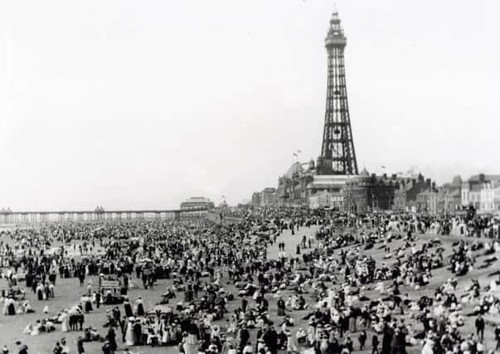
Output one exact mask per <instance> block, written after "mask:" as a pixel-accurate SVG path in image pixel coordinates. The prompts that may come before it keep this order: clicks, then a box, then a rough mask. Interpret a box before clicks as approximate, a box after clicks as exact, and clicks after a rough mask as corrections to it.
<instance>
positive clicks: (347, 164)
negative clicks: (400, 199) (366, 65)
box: [317, 11, 358, 175]
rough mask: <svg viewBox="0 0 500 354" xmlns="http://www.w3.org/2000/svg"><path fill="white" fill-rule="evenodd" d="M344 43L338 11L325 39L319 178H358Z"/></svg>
mask: <svg viewBox="0 0 500 354" xmlns="http://www.w3.org/2000/svg"><path fill="white" fill-rule="evenodd" d="M346 43H347V40H346V37H345V36H344V31H343V29H342V27H341V25H340V18H339V15H338V13H337V11H334V13H333V15H332V18H331V20H330V29H329V30H328V35H327V36H326V39H325V46H326V50H327V53H328V86H327V91H326V113H325V127H324V131H323V146H322V148H321V156H320V157H319V158H318V164H317V170H318V174H321V175H357V174H358V164H357V161H356V153H355V151H354V141H353V138H352V129H351V120H350V118H349V106H348V104H347V88H346V82H345V66H344V48H345V46H346Z"/></svg>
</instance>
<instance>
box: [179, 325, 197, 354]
mask: <svg viewBox="0 0 500 354" xmlns="http://www.w3.org/2000/svg"><path fill="white" fill-rule="evenodd" d="M199 334H200V331H199V329H198V326H196V324H194V323H191V324H190V325H189V328H188V330H187V338H186V341H185V342H184V345H183V347H184V353H185V354H197V353H198V336H199Z"/></svg>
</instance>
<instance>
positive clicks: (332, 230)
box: [0, 209, 500, 354]
mask: <svg viewBox="0 0 500 354" xmlns="http://www.w3.org/2000/svg"><path fill="white" fill-rule="evenodd" d="M477 220H483V219H481V218H480V219H477V218H474V219H472V221H471V220H466V219H465V218H463V217H456V216H455V217H446V218H445V217H439V218H437V217H436V218H430V217H415V216H408V215H384V214H373V215H357V216H356V215H340V214H333V213H331V212H327V211H318V210H316V211H313V210H306V209H267V210H239V211H237V212H236V213H234V215H232V220H231V222H227V221H226V222H224V217H221V218H219V220H218V222H214V221H211V220H210V219H200V220H186V221H165V220H149V221H148V220H138V221H124V222H121V223H116V222H103V221H101V222H80V223H76V222H75V223H66V224H48V225H43V226H39V227H33V228H15V229H11V230H6V231H2V232H1V233H0V264H1V266H2V269H3V271H2V278H4V280H2V282H1V283H0V284H1V289H2V301H3V314H4V315H5V316H18V315H20V316H23V315H24V314H28V313H33V312H34V311H35V310H34V308H35V309H36V308H43V310H42V311H40V312H37V313H36V315H37V317H38V318H36V319H35V317H30V318H31V319H32V321H30V323H28V324H27V326H26V328H25V329H24V334H25V335H27V336H28V335H29V336H37V335H42V334H44V333H51V335H53V334H54V333H58V332H61V333H64V334H65V337H64V338H61V339H59V340H57V342H56V343H54V347H53V352H54V353H69V352H70V351H71V352H77V353H84V352H85V347H86V346H88V345H94V346H92V348H95V343H92V344H88V343H90V342H98V343H99V345H98V346H99V349H100V350H101V351H102V352H103V353H115V352H117V351H118V350H127V351H129V352H130V351H131V350H132V348H134V347H141V346H150V347H163V346H169V347H172V350H175V351H177V352H179V353H182V354H197V353H207V354H219V353H224V354H276V353H277V352H278V351H286V352H287V353H288V354H292V353H298V352H307V353H311V354H312V353H313V352H314V353H315V354H341V353H342V354H348V353H351V352H354V351H367V350H370V351H371V352H372V353H373V354H375V353H377V354H379V353H382V354H404V353H406V352H407V351H408V350H410V348H411V350H420V351H422V353H425V354H434V353H436V354H441V353H457V354H468V353H471V354H476V353H478V354H480V353H481V352H482V351H485V348H486V347H488V349H490V350H493V349H495V348H497V349H498V345H496V344H497V343H498V344H500V327H497V328H495V329H494V330H491V334H492V335H493V336H494V337H493V338H494V340H495V341H496V342H495V345H486V342H485V336H484V334H485V327H486V326H485V321H486V322H487V321H489V319H488V316H491V315H495V314H498V311H499V309H500V300H499V297H497V293H496V292H495V291H496V290H497V283H496V281H497V280H496V279H494V280H491V279H488V283H487V284H484V280H482V282H483V284H481V282H480V281H479V280H477V279H473V280H472V281H471V280H469V279H468V278H467V279H466V277H465V276H466V275H468V274H470V273H471V272H473V271H474V270H475V269H476V268H477V271H479V270H480V269H487V268H488V267H489V266H490V265H491V264H493V263H494V262H495V261H496V259H495V258H494V253H495V252H496V250H497V249H500V247H499V245H498V244H497V240H496V239H497V238H498V237H496V236H495V235H497V234H498V228H496V226H495V225H496V222H495V221H494V220H489V221H484V220H483V221H477ZM462 225H465V227H464V228H463V230H462V231H460V229H461V228H462ZM287 230H288V231H287ZM457 230H458V231H457ZM477 230H479V233H478V232H477ZM495 232H496V234H495ZM422 234H432V235H455V234H456V235H457V236H459V237H458V239H457V240H458V241H456V243H453V244H452V243H449V242H448V241H446V242H448V243H446V244H444V243H443V242H444V241H441V240H440V239H439V237H434V238H433V236H430V237H421V235H422ZM285 235H287V236H285ZM460 235H461V236H464V237H460ZM465 236H474V238H473V239H472V238H470V237H465ZM479 236H481V238H478V237H479ZM478 240H479V241H478ZM272 249H277V251H276V252H275V254H273V255H271V256H270V255H269V254H270V252H271V250H272ZM483 256H484V257H489V258H487V259H485V264H483V265H482V266H479V267H477V266H476V264H477V262H478V259H480V258H481V257H483ZM481 267H483V268H481ZM443 274H445V275H447V277H446V279H445V281H442V277H443ZM474 274H475V273H474ZM63 279H64V280H63ZM63 281H64V282H65V283H67V282H71V284H73V285H74V286H73V287H72V289H74V294H71V293H69V294H64V296H65V297H67V298H68V299H67V301H66V306H63V307H61V308H51V307H53V305H52V303H51V302H52V301H53V300H54V298H56V297H58V296H63V295H60V292H59V290H58V286H59V284H60V283H61V282H63ZM467 281H469V282H470V283H471V284H469V285H467V286H464V289H462V288H460V292H461V295H462V296H458V295H457V294H458V288H459V285H462V284H464V283H465V282H467ZM26 289H30V290H31V291H28V290H26ZM140 294H148V298H153V299H155V303H156V305H153V304H149V303H148V305H147V306H146V305H145V303H144V300H143V299H142V297H141V295H140ZM34 303H36V304H37V306H32V304H34ZM38 303H40V304H41V305H40V306H39V305H38ZM59 303H60V302H58V304H59ZM42 305H43V306H42ZM57 306H60V305H57ZM101 307H103V308H105V310H101ZM103 311H104V312H103ZM5 318H7V317H5ZM89 318H91V319H92V320H91V321H90V322H91V325H87V324H86V322H87V320H88V319H89ZM485 318H486V320H485ZM1 322H2V320H1V319H0V323H1ZM96 323H97V325H96ZM492 323H494V321H493V322H492ZM467 326H472V327H471V328H474V329H475V334H474V333H472V334H468V333H466V332H464V331H461V330H460V329H461V328H466V327H467ZM72 332H74V333H75V336H76V337H75V345H73V344H72V343H68V341H67V338H68V336H70V335H71V334H72ZM21 342H22V341H21ZM5 344H6V347H5V348H4V352H6V351H7V352H8V350H9V349H8V345H9V343H5ZM21 347H22V348H23V349H22V350H24V352H26V353H27V352H28V348H27V345H26V344H22V343H21V344H20V345H19V348H21ZM33 349H35V348H33ZM19 352H20V353H21V349H19ZM34 352H37V351H36V350H35V351H34Z"/></svg>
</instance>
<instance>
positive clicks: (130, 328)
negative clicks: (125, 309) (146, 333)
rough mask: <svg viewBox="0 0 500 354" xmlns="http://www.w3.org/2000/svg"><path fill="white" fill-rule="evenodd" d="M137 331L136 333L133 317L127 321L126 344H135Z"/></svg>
mask: <svg viewBox="0 0 500 354" xmlns="http://www.w3.org/2000/svg"><path fill="white" fill-rule="evenodd" d="M135 342H136V340H135V333H134V322H133V319H130V318H129V320H128V322H127V331H126V332H125V345H126V346H132V345H135Z"/></svg>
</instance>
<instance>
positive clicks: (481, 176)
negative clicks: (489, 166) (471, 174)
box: [479, 173, 484, 182]
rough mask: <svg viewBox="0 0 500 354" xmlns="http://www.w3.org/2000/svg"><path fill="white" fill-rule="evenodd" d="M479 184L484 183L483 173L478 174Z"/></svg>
mask: <svg viewBox="0 0 500 354" xmlns="http://www.w3.org/2000/svg"><path fill="white" fill-rule="evenodd" d="M479 182H484V173H480V174H479Z"/></svg>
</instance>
